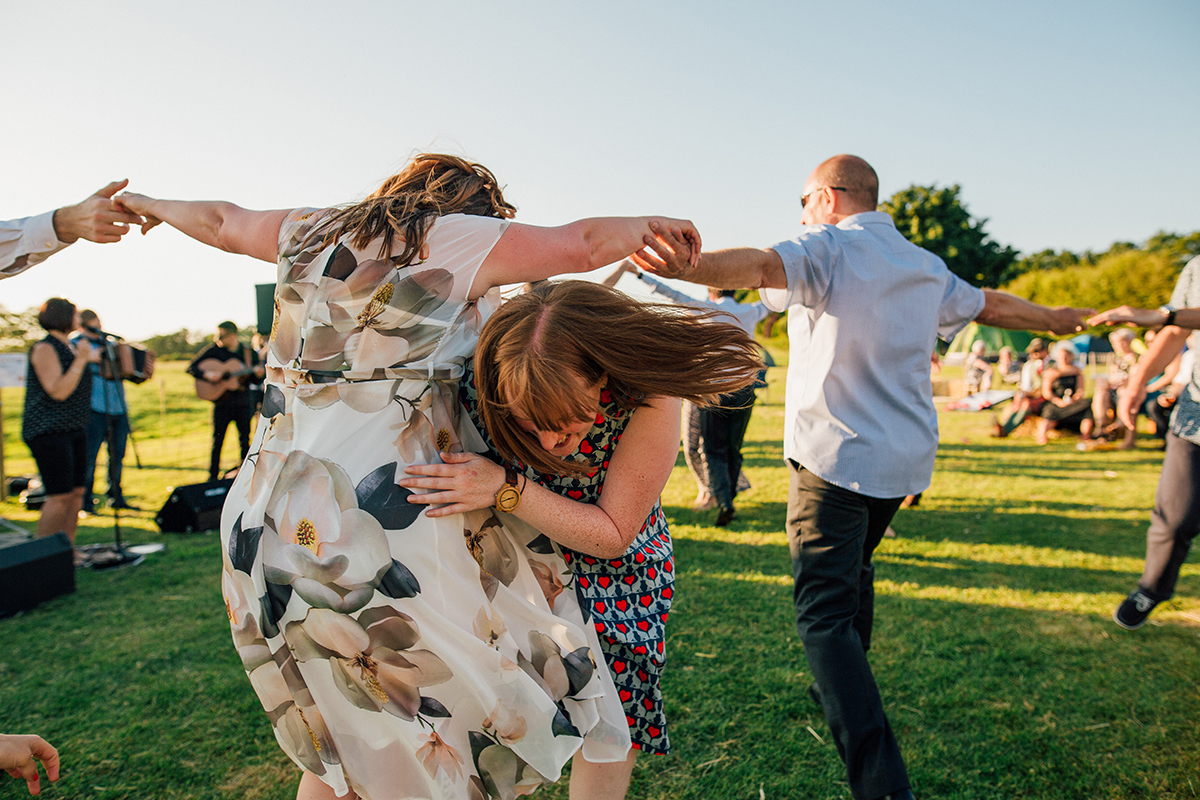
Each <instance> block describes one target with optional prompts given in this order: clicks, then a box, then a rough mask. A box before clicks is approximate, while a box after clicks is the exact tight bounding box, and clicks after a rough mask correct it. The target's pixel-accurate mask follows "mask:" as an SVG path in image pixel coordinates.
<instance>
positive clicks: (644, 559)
mask: <svg viewBox="0 0 1200 800" xmlns="http://www.w3.org/2000/svg"><path fill="white" fill-rule="evenodd" d="M720 316H722V315H720V314H719V312H702V313H700V314H696V312H695V311H694V310H693V309H683V308H681V307H679V306H675V305H649V304H642V303H639V302H637V301H636V300H633V299H632V298H630V297H628V296H626V295H624V294H622V293H620V292H618V291H616V290H613V289H610V288H607V287H604V286H600V285H598V284H595V283H590V282H586V281H563V282H561V283H550V284H543V285H541V286H537V287H535V288H534V289H533V290H532V291H531V292H529V293H528V294H525V295H520V296H518V297H515V298H513V299H512V300H510V301H508V302H507V303H506V304H505V305H504V306H503V307H501V309H500V310H499V311H498V312H496V314H494V315H493V316H492V318H491V319H490V320H489V321H488V323H487V324H486V325H485V326H484V330H483V333H482V335H481V336H480V340H479V344H478V345H477V346H476V349H475V358H474V360H473V362H472V364H471V365H468V367H467V372H466V374H465V375H464V377H463V379H462V381H461V382H460V387H461V388H460V398H461V399H462V402H463V405H464V406H465V408H466V409H467V412H468V415H469V416H470V418H471V419H472V420H473V421H474V422H475V423H476V425H478V426H479V430H480V432H481V433H482V434H483V435H484V436H485V438H486V439H487V442H488V451H487V456H488V458H484V457H480V456H475V455H469V454H463V455H458V454H449V453H444V454H443V455H442V461H443V462H445V463H437V464H431V465H429V466H412V467H409V468H408V470H407V471H408V473H409V474H410V475H414V476H416V475H421V476H426V477H419V478H418V477H414V478H407V479H405V480H403V481H401V485H402V486H406V487H408V488H413V489H427V490H432V491H430V492H429V493H428V494H422V495H413V496H412V497H410V498H409V501H410V502H413V503H445V504H448V505H446V506H445V507H442V508H439V509H433V510H430V511H428V512H427V514H428V515H429V516H440V515H442V514H453V513H458V512H466V511H471V510H473V509H479V508H489V507H491V506H492V505H493V504H494V502H495V498H496V497H497V496H498V495H497V493H498V492H499V490H500V489H501V488H502V487H504V486H505V484H506V481H507V480H510V479H511V476H508V475H506V468H511V469H514V470H516V471H517V472H520V473H521V475H523V476H524V481H523V484H524V485H523V486H520V487H519V488H520V491H521V499H520V502H519V503H518V504H517V506H516V507H515V508H514V509H512V513H511V514H505V513H503V512H496V513H497V516H498V517H499V518H500V520H501V521H502V522H503V524H504V526H505V527H506V528H507V529H509V530H511V531H513V533H514V535H516V536H517V537H518V539H521V540H523V541H529V542H531V544H530V548H531V549H533V550H534V551H535V552H538V553H554V554H561V555H562V557H563V560H565V561H566V562H567V564H569V565H570V568H571V569H570V570H569V571H566V572H564V573H563V575H564V577H562V578H560V576H559V574H558V573H554V572H549V571H545V572H543V573H541V577H542V580H543V581H544V582H545V583H546V584H547V585H548V586H549V589H548V590H547V593H548V595H549V594H554V595H557V594H558V593H563V594H568V593H566V592H563V589H564V585H565V586H566V587H568V588H573V589H574V592H573V594H575V595H576V596H577V597H578V598H579V601H580V603H581V605H582V606H583V609H584V613H585V614H586V615H590V617H591V621H592V623H593V626H594V628H595V630H596V632H597V633H598V634H599V636H600V645H601V649H602V652H603V654H604V658H605V663H606V664H607V666H608V668H609V671H610V672H611V674H612V677H613V680H614V682H615V683H616V686H617V689H618V692H619V696H620V698H621V701H622V705H623V707H624V710H625V716H626V722H627V724H628V725H629V728H630V733H631V736H632V742H633V749H632V750H631V751H630V753H629V756H628V757H627V758H626V759H625V760H624V761H623V762H618V763H596V762H594V761H592V760H591V759H590V758H589V754H588V753H586V752H585V753H582V754H581V755H580V756H576V758H575V761H574V764H573V766H572V768H571V797H572V799H573V800H578V799H579V798H590V799H591V800H601V799H603V800H617V799H619V798H622V797H624V796H625V792H626V789H627V787H628V785H629V779H630V773H631V771H632V769H633V764H634V759H635V757H636V754H637V751H639V750H644V751H647V752H650V753H666V752H668V751H669V749H670V743H669V741H668V738H667V726H666V716H665V714H664V712H663V699H662V692H661V690H660V687H659V678H660V675H661V673H662V669H663V665H664V662H665V655H666V653H665V642H666V634H665V627H666V620H667V614H668V612H669V610H670V606H671V597H672V595H673V593H674V558H673V551H672V545H671V537H670V533H669V531H668V529H667V521H666V517H665V515H664V514H663V510H662V506H661V504H660V502H659V495H660V494H661V492H662V489H663V487H664V486H665V485H666V482H667V478H668V477H669V476H670V474H671V469H672V467H674V465H675V459H676V456H677V455H678V453H679V421H680V398H686V399H688V400H690V401H692V402H695V403H698V404H700V405H705V406H707V405H712V404H714V403H715V402H716V401H717V397H718V396H719V395H721V394H726V393H729V392H733V391H736V390H738V389H741V388H744V387H746V386H749V385H751V384H753V383H754V382H755V380H756V379H757V377H758V371H759V370H760V369H761V368H762V362H761V359H760V357H759V354H758V348H757V347H756V346H755V344H754V341H753V339H751V338H749V337H748V336H747V335H746V334H745V333H743V332H742V331H741V330H740V329H739V328H738V327H737V326H735V325H729V324H725V323H723V322H717V321H715V320H714V317H716V318H719V317H720ZM488 434H490V436H489V435H488ZM489 458H490V459H492V460H488V459H489ZM493 460H494V461H495V462H498V463H493ZM551 540H553V542H552V541H551ZM559 545H561V547H560V546H559ZM564 580H565V581H566V583H565V584H564V583H563V581H564Z"/></svg>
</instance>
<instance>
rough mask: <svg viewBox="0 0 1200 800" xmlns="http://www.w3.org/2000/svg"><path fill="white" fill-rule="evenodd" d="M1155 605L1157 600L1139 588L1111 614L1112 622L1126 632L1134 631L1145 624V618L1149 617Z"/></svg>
mask: <svg viewBox="0 0 1200 800" xmlns="http://www.w3.org/2000/svg"><path fill="white" fill-rule="evenodd" d="M1156 605H1158V600H1156V599H1154V597H1153V596H1151V594H1150V593H1149V592H1147V591H1146V590H1145V589H1143V588H1142V587H1140V586H1139V587H1138V588H1136V589H1134V590H1133V593H1132V594H1130V595H1129V597H1126V598H1125V600H1124V601H1123V602H1122V603H1121V605H1119V606H1117V610H1116V611H1114V612H1113V622H1115V623H1117V624H1118V625H1120V626H1121V627H1122V628H1124V629H1125V630H1127V631H1136V630H1137V629H1138V628H1140V627H1142V626H1143V625H1145V624H1146V617H1148V616H1150V612H1151V611H1153V610H1154V607H1155V606H1156Z"/></svg>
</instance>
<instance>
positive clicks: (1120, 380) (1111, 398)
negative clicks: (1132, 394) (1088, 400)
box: [1092, 328, 1138, 450]
mask: <svg viewBox="0 0 1200 800" xmlns="http://www.w3.org/2000/svg"><path fill="white" fill-rule="evenodd" d="M1135 338H1136V337H1135V336H1134V335H1133V331H1131V330H1129V328H1120V329H1119V330H1115V331H1113V332H1112V333H1110V334H1109V335H1108V340H1109V341H1110V342H1111V343H1112V346H1113V359H1112V362H1111V363H1110V364H1109V367H1108V374H1107V375H1097V376H1096V392H1095V396H1094V397H1093V399H1092V416H1093V417H1094V418H1095V420H1096V425H1097V426H1099V427H1101V428H1102V430H1103V432H1104V434H1105V436H1106V437H1109V438H1115V437H1116V436H1118V435H1120V436H1122V441H1121V445H1120V447H1121V449H1122V450H1130V449H1132V448H1133V447H1135V446H1136V444H1137V429H1136V428H1126V427H1125V426H1124V425H1122V424H1121V422H1120V420H1118V419H1116V408H1117V392H1118V391H1120V390H1121V388H1123V387H1124V386H1125V384H1126V383H1127V382H1128V381H1129V373H1130V371H1131V370H1132V369H1133V368H1134V366H1136V365H1137V361H1138V357H1137V353H1135V352H1133V347H1132V345H1133V340H1134V339H1135ZM1110 423H1111V424H1110Z"/></svg>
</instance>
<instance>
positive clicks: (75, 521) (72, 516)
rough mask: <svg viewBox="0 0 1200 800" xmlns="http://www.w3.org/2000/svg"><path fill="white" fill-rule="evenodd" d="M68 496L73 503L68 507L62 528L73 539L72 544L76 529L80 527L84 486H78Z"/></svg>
mask: <svg viewBox="0 0 1200 800" xmlns="http://www.w3.org/2000/svg"><path fill="white" fill-rule="evenodd" d="M67 497H69V498H70V501H69V502H70V504H71V505H70V508H68V509H67V519H66V523H65V525H64V526H63V528H62V530H63V532H64V533H66V534H67V538H68V539H70V540H71V544H75V529H76V528H78V527H79V512H80V511H81V510H83V487H82V486H76V487H75V488H74V489H72V490H71V493H70V494H69V495H67Z"/></svg>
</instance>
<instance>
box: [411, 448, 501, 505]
mask: <svg viewBox="0 0 1200 800" xmlns="http://www.w3.org/2000/svg"><path fill="white" fill-rule="evenodd" d="M404 472H405V474H406V475H410V476H413V477H409V478H403V479H402V480H400V481H398V483H399V485H400V486H403V487H404V488H406V489H425V490H428V491H427V492H426V493H425V494H414V495H412V496H410V497H409V498H408V502H410V503H424V504H438V505H439V506H440V507H439V508H430V509H428V510H427V511H426V512H425V515H426V516H429V517H445V516H450V515H451V514H461V513H463V512H466V511H475V510H476V509H480V508H490V507H491V506H492V505H494V504H495V502H496V492H498V491H500V489H501V487H503V486H504V467H502V466H500V465H499V464H496V463H494V462H492V461H489V460H488V459H486V458H484V457H483V456H480V455H476V454H474V453H442V463H441V464H413V465H412V466H409V467H405V469H404Z"/></svg>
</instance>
